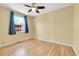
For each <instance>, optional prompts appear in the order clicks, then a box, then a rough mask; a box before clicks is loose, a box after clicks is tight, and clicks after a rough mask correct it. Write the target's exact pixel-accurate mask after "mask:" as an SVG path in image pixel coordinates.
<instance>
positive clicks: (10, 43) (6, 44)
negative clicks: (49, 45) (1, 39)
mask: <svg viewBox="0 0 79 59" xmlns="http://www.w3.org/2000/svg"><path fill="white" fill-rule="evenodd" d="M29 39H30V38H29ZM25 40H28V39H24V40H18V41H14V42H9V43H5V44H2V45H0V47H4V46H8V45H12V44H15V43H17V42H21V41H25Z"/></svg>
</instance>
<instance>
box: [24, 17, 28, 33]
mask: <svg viewBox="0 0 79 59" xmlns="http://www.w3.org/2000/svg"><path fill="white" fill-rule="evenodd" d="M24 19H25V33H28V32H29V30H28V23H27V16H24Z"/></svg>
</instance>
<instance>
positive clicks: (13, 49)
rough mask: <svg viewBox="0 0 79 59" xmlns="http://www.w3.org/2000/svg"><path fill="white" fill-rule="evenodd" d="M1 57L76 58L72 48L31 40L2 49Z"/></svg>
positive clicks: (0, 51) (0, 50)
mask: <svg viewBox="0 0 79 59" xmlns="http://www.w3.org/2000/svg"><path fill="white" fill-rule="evenodd" d="M0 56H75V53H74V51H73V49H72V48H71V47H67V46H63V45H59V44H55V43H49V42H46V41H42V40H37V39H29V40H26V41H22V42H19V43H16V44H12V45H9V46H5V47H1V48H0Z"/></svg>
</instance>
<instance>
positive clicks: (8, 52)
mask: <svg viewBox="0 0 79 59" xmlns="http://www.w3.org/2000/svg"><path fill="white" fill-rule="evenodd" d="M0 56H79V4H78V3H0Z"/></svg>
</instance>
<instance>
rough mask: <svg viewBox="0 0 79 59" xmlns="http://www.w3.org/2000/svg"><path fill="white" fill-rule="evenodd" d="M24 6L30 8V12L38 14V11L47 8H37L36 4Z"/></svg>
mask: <svg viewBox="0 0 79 59" xmlns="http://www.w3.org/2000/svg"><path fill="white" fill-rule="evenodd" d="M24 6H26V7H29V8H30V9H29V10H28V12H31V11H35V12H37V13H40V12H39V10H38V9H45V6H36V3H32V6H30V5H26V4H25V5H24Z"/></svg>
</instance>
